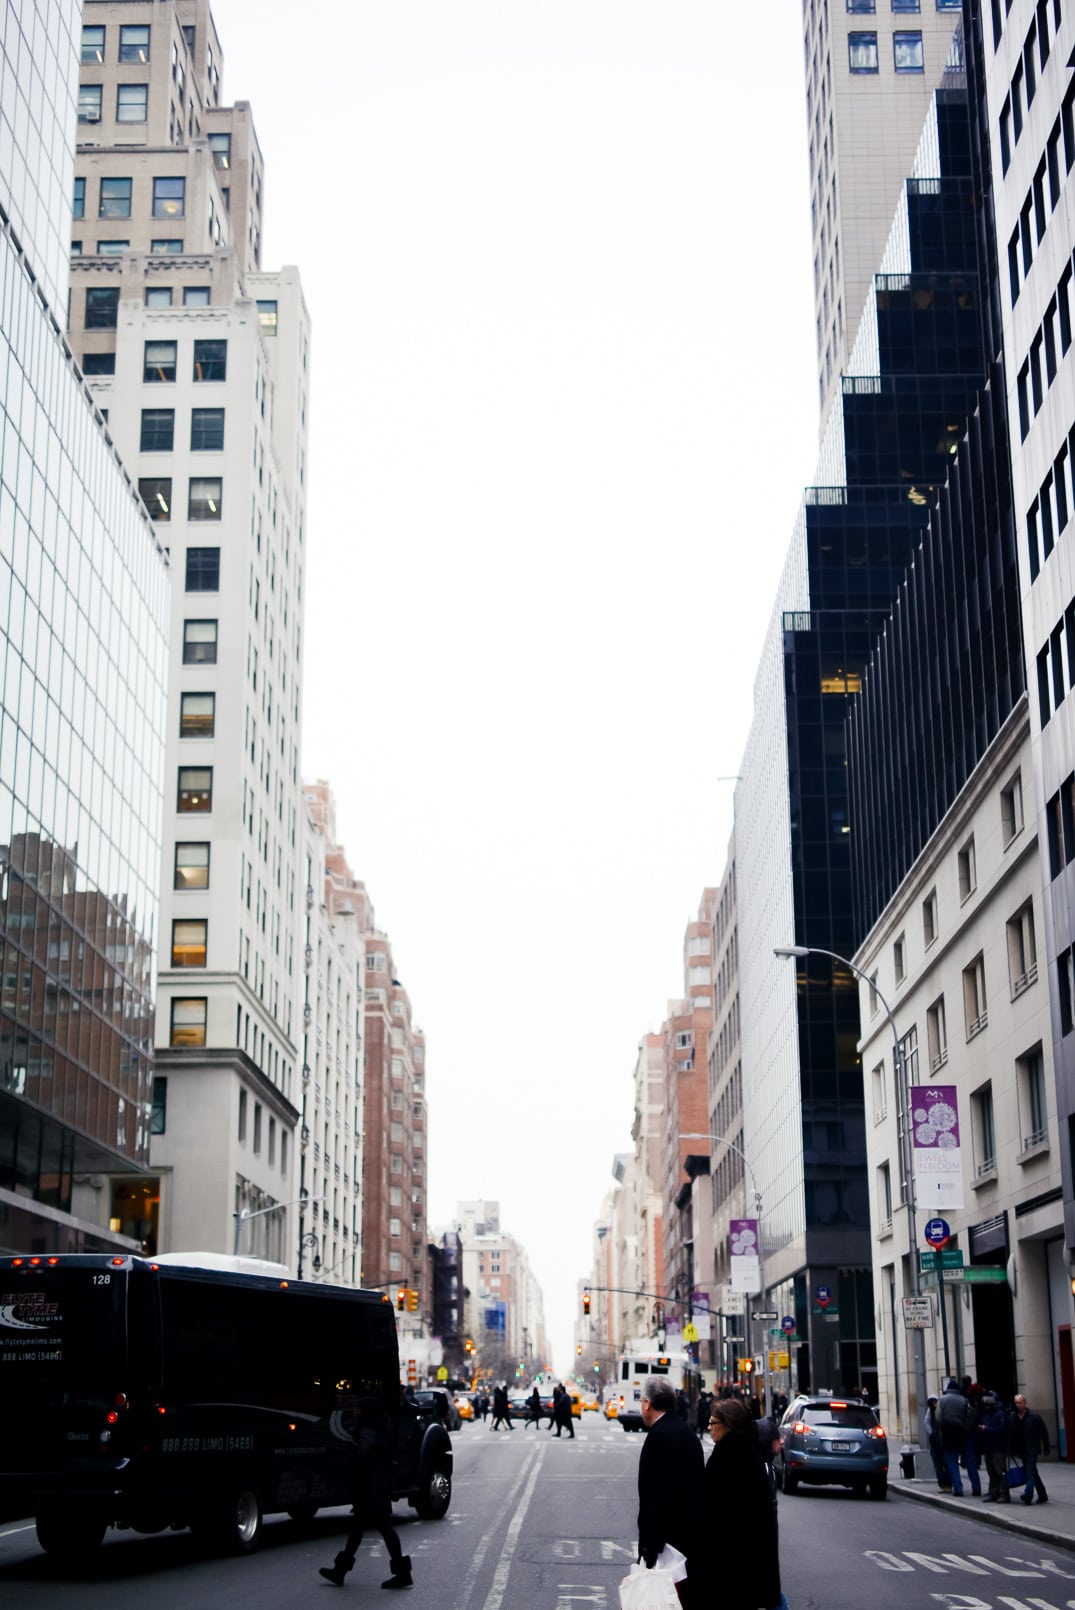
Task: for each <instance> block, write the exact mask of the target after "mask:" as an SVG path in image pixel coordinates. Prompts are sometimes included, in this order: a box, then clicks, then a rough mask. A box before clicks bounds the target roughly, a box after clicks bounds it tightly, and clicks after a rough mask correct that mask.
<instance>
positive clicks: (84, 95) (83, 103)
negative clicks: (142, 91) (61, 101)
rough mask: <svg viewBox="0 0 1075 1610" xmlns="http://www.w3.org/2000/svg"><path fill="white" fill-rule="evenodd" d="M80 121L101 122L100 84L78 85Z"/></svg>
mask: <svg viewBox="0 0 1075 1610" xmlns="http://www.w3.org/2000/svg"><path fill="white" fill-rule="evenodd" d="M102 32H103V30H102ZM78 121H79V122H80V123H99V122H100V121H101V86H100V84H80V85H79V86H78Z"/></svg>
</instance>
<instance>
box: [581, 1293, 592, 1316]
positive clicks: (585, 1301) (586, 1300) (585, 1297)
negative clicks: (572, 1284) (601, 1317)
mask: <svg viewBox="0 0 1075 1610" xmlns="http://www.w3.org/2000/svg"><path fill="white" fill-rule="evenodd" d="M582 1312H583V1313H584V1314H585V1315H586V1317H587V1318H589V1314H590V1293H589V1292H588V1291H584V1292H583V1294H582Z"/></svg>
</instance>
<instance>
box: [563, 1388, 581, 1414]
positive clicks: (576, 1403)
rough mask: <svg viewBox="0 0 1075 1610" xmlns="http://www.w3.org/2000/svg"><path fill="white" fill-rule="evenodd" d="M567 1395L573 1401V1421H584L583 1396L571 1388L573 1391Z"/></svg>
mask: <svg viewBox="0 0 1075 1610" xmlns="http://www.w3.org/2000/svg"><path fill="white" fill-rule="evenodd" d="M567 1395H568V1397H569V1398H570V1399H571V1418H572V1420H581V1419H582V1397H581V1395H580V1394H579V1393H578V1392H576V1391H575V1389H574V1387H572V1388H571V1390H570V1391H569V1392H568V1394H567Z"/></svg>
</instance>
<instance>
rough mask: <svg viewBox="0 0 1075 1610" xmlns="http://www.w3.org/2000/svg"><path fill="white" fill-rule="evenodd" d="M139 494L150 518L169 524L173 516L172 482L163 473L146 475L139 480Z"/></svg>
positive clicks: (161, 523)
mask: <svg viewBox="0 0 1075 1610" xmlns="http://www.w3.org/2000/svg"><path fill="white" fill-rule="evenodd" d="M138 495H139V496H140V498H141V499H142V502H143V503H144V504H145V506H146V512H147V513H148V514H149V517H150V519H152V520H155V521H156V522H157V524H158V525H167V523H168V521H169V520H170V519H171V518H172V482H171V479H170V477H168V476H163V475H144V476H143V477H142V478H141V479H140V480H139V482H138Z"/></svg>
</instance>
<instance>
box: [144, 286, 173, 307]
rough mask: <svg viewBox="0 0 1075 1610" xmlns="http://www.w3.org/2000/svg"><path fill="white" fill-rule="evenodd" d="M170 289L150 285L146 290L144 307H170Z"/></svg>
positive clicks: (169, 287)
mask: <svg viewBox="0 0 1075 1610" xmlns="http://www.w3.org/2000/svg"><path fill="white" fill-rule="evenodd" d="M171 305H172V287H171V286H170V285H150V286H149V287H148V288H147V290H146V307H171Z"/></svg>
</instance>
